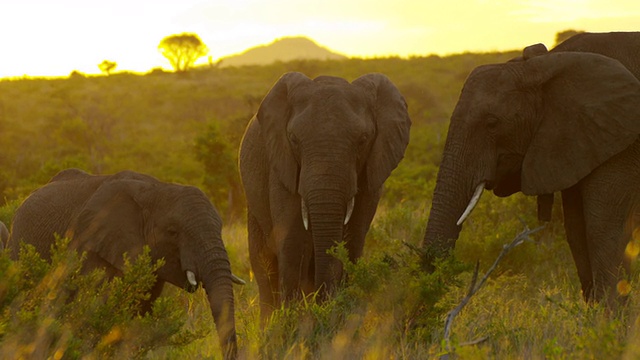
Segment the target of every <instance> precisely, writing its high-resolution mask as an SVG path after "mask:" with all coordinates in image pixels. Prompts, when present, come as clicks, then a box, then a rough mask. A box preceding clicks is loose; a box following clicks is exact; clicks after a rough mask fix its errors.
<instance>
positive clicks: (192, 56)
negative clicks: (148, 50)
mask: <svg viewBox="0 0 640 360" xmlns="http://www.w3.org/2000/svg"><path fill="white" fill-rule="evenodd" d="M158 51H160V53H161V54H162V56H164V57H166V58H167V60H169V62H170V63H171V66H173V69H174V70H175V71H178V72H182V71H186V70H188V69H189V68H190V67H192V66H193V64H194V63H195V62H196V60H198V59H199V58H201V57H203V56H205V55H206V54H207V53H208V52H209V49H207V46H206V45H205V44H204V43H203V42H202V40H200V37H198V35H196V34H190V33H183V34H178V35H171V36H167V37H165V38H164V39H162V41H161V42H160V45H158Z"/></svg>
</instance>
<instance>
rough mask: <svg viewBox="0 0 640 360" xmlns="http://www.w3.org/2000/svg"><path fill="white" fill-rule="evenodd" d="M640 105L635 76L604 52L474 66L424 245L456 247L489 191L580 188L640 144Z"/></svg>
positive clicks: (454, 122)
mask: <svg viewBox="0 0 640 360" xmlns="http://www.w3.org/2000/svg"><path fill="white" fill-rule="evenodd" d="M532 50H541V48H539V47H538V48H533V49H532ZM535 52H536V51H533V53H535ZM638 104H640V85H639V83H638V81H637V80H636V79H635V78H634V76H633V74H631V73H630V72H629V71H628V70H627V69H626V68H625V67H624V66H622V65H621V64H620V63H619V62H618V61H616V60H613V59H611V58H608V57H604V56H601V55H596V54H589V53H568V52H561V53H549V54H547V55H544V56H535V54H534V55H533V56H525V59H522V60H521V61H512V62H507V63H504V64H495V65H485V66H480V67H478V68H476V69H475V70H473V72H472V73H471V74H470V75H469V77H468V78H467V80H466V82H465V84H464V87H463V89H462V92H461V95H460V98H459V100H458V103H457V105H456V107H455V110H454V111H453V114H452V117H451V122H450V126H449V133H448V136H447V141H446V145H445V149H444V153H443V158H442V163H441V166H440V170H439V173H438V177H437V182H436V189H435V191H434V196H433V204H432V209H431V213H430V216H429V220H428V224H427V228H426V233H425V239H424V242H425V243H424V245H425V247H433V248H434V249H435V253H436V254H437V255H438V256H439V255H443V252H444V251H446V250H448V249H450V248H451V247H452V246H453V243H454V242H455V239H457V238H458V235H459V232H460V229H461V224H462V222H463V221H464V219H465V218H466V216H468V215H469V213H470V212H471V210H472V208H473V206H474V205H475V203H476V202H477V199H478V198H479V196H480V194H481V193H482V191H483V190H484V189H488V190H493V192H494V193H495V194H496V195H498V196H508V195H511V194H513V193H515V192H518V191H522V192H523V193H524V194H528V195H542V194H551V193H553V192H556V191H560V190H564V189H567V188H569V187H571V186H573V185H574V184H576V183H577V182H578V181H580V180H581V179H583V178H584V177H586V176H587V175H588V174H589V173H590V172H591V171H592V170H594V169H595V168H596V167H598V166H599V165H601V164H602V163H604V162H606V161H607V160H609V159H610V158H611V157H613V156H615V155H616V154H618V153H619V152H621V151H623V150H625V149H626V148H627V147H629V146H630V145H631V144H632V143H633V142H634V141H636V139H637V138H638V134H639V133H640V121H638V115H639V112H640V111H639V110H640V108H639V107H638ZM467 204H468V205H467Z"/></svg>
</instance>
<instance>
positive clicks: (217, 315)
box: [8, 169, 237, 359]
mask: <svg viewBox="0 0 640 360" xmlns="http://www.w3.org/2000/svg"><path fill="white" fill-rule="evenodd" d="M221 229H222V221H221V219H220V216H219V215H218V213H217V211H216V209H215V208H214V207H213V205H212V204H211V202H210V201H209V199H208V198H207V197H206V195H205V194H204V193H203V192H202V191H200V190H199V189H197V188H195V187H192V186H185V185H179V184H172V183H165V182H161V181H159V180H157V179H156V178H153V177H151V176H148V175H144V174H140V173H136V172H133V171H123V172H120V173H117V174H114V175H90V174H88V173H85V172H84V171H81V170H77V169H68V170H64V171H61V172H60V173H58V174H57V175H56V176H54V177H53V178H52V179H51V180H50V181H49V183H47V184H46V185H44V186H43V187H41V188H39V189H37V190H35V191H34V192H33V193H32V194H31V195H30V196H29V197H28V198H27V199H25V201H24V202H23V203H22V204H21V205H20V206H19V207H18V209H17V210H16V213H15V215H14V218H13V222H12V229H11V238H10V240H9V245H8V246H9V248H10V249H11V255H12V257H13V258H14V259H17V257H18V250H19V248H20V243H22V242H24V243H27V244H31V245H33V246H34V247H35V248H36V250H37V251H38V252H39V253H40V254H41V256H42V257H43V258H44V259H47V260H49V259H50V253H49V249H50V248H51V245H52V244H53V243H54V240H55V236H66V237H68V238H70V244H69V247H70V248H71V249H75V250H78V251H83V252H86V254H87V258H86V259H85V261H84V263H83V271H90V270H92V269H95V268H104V269H105V272H106V274H107V276H109V277H113V276H118V275H121V274H122V271H123V270H124V261H123V254H124V253H125V252H126V253H127V254H128V256H129V258H130V259H135V258H136V257H137V255H139V254H141V253H142V250H143V247H144V246H149V248H150V250H151V252H150V255H151V257H152V259H153V260H154V261H155V260H158V259H160V258H163V259H164V260H165V264H164V265H163V266H162V267H161V268H160V269H158V271H157V281H156V284H155V285H154V287H153V289H152V290H151V298H150V299H149V301H147V302H145V303H144V304H143V305H142V310H143V311H150V310H151V303H152V302H153V300H155V298H157V296H159V295H160V292H161V290H162V286H163V284H164V283H165V282H168V283H171V284H173V285H176V286H178V287H181V288H184V287H185V286H187V285H191V286H190V287H189V288H191V289H195V285H197V282H202V285H203V288H204V289H205V291H206V293H207V297H208V300H209V304H210V307H211V312H212V315H213V318H214V321H215V323H216V327H217V330H218V335H219V337H220V343H221V347H222V351H223V353H224V356H225V358H229V359H231V358H235V357H236V354H237V342H236V332H235V320H234V295H233V289H232V279H233V274H232V273H231V268H230V264H229V259H228V256H227V252H226V249H225V247H224V244H223V242H222V237H221ZM56 234H57V235H56Z"/></svg>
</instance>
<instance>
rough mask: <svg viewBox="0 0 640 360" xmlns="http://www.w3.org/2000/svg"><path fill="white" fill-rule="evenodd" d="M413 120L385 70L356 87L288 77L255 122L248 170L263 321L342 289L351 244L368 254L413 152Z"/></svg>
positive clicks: (243, 152)
mask: <svg viewBox="0 0 640 360" xmlns="http://www.w3.org/2000/svg"><path fill="white" fill-rule="evenodd" d="M410 126H411V120H410V119H409V115H408V113H407V105H406V103H405V101H404V98H403V96H402V95H401V94H400V92H399V91H398V89H397V88H396V87H395V86H394V85H393V84H392V83H391V81H390V80H389V79H388V78H387V77H386V76H384V75H382V74H368V75H364V76H361V77H359V78H358V79H356V80H354V81H353V82H352V83H349V82H347V81H346V80H344V79H342V78H338V77H331V76H320V77H317V78H315V79H314V80H312V79H310V78H308V77H307V76H305V75H303V74H301V73H295V72H294V73H287V74H284V75H283V76H282V77H281V78H280V79H279V80H278V81H277V83H276V84H275V85H274V86H273V87H272V88H271V90H270V91H269V93H268V94H267V95H266V96H265V98H264V99H263V101H262V103H261V105H260V108H259V110H258V112H257V114H256V115H255V116H254V117H253V119H252V120H251V121H250V123H249V125H248V126H247V129H246V132H245V135H244V138H243V140H242V145H241V149H240V174H241V177H242V182H243V186H244V191H245V194H246V197H247V205H248V219H247V221H248V233H249V255H250V258H251V266H252V269H253V272H254V274H255V276H256V281H257V283H258V287H259V291H260V303H261V314H262V319H263V320H265V319H266V318H267V317H268V316H269V314H271V312H272V311H273V309H274V307H278V306H279V304H280V303H281V302H282V301H283V300H284V301H287V300H290V299H292V298H296V297H299V296H300V295H301V294H305V293H306V294H308V293H310V292H313V291H317V290H320V293H319V297H320V299H323V298H325V297H326V296H327V295H328V294H330V293H331V292H332V291H333V290H334V288H335V287H336V285H337V283H338V281H339V280H340V279H341V276H342V264H341V263H340V262H339V261H338V260H337V259H335V258H334V257H332V256H331V255H329V254H327V250H329V249H330V248H331V247H332V246H334V245H336V244H337V243H338V242H340V241H344V242H345V244H346V248H347V250H348V252H349V259H350V260H351V261H354V260H356V259H357V258H358V257H360V255H361V254H362V250H363V247H364V237H365V234H366V233H367V231H368V229H369V225H370V224H371V220H372V219H373V216H374V214H375V211H376V207H377V204H378V201H379V199H380V192H381V188H382V185H383V183H384V181H385V180H386V178H387V177H388V176H389V174H390V173H391V171H392V170H393V169H394V168H395V167H396V166H397V165H398V163H399V161H400V160H401V159H402V157H403V156H404V151H405V149H406V147H407V144H408V142H409V128H410Z"/></svg>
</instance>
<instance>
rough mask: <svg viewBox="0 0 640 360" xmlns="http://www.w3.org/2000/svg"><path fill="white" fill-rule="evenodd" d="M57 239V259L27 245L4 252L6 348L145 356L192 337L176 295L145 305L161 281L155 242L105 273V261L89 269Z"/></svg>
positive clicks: (0, 268) (2, 345)
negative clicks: (117, 271)
mask: <svg viewBox="0 0 640 360" xmlns="http://www.w3.org/2000/svg"><path fill="white" fill-rule="evenodd" d="M67 244H68V240H67V239H61V240H58V241H56V244H55V245H54V246H53V247H52V261H51V263H49V262H47V261H45V260H43V259H41V258H40V256H39V254H38V253H37V252H36V251H35V249H34V248H33V246H30V245H23V246H22V247H21V249H20V255H19V260H18V261H16V262H13V261H11V260H9V258H8V253H7V252H4V253H3V254H2V255H1V256H0V279H1V280H0V295H1V299H2V302H1V303H0V306H1V307H2V308H1V312H0V351H1V352H2V354H5V355H8V354H11V355H12V357H14V358H20V357H33V358H49V357H52V358H63V357H64V358H70V359H76V358H81V357H85V356H91V357H98V358H112V357H118V358H130V357H139V356H142V355H144V354H145V353H147V352H148V351H149V350H151V349H154V348H157V347H160V346H166V345H169V344H177V345H184V344H185V343H188V342H190V341H192V340H193V337H192V336H189V334H184V333H182V325H183V323H184V318H185V314H184V310H183V308H182V307H181V306H180V305H179V304H178V303H177V302H176V300H175V298H170V297H160V298H158V299H157V300H156V301H155V302H154V303H153V306H152V311H151V312H147V313H142V309H143V304H144V302H145V301H147V300H148V299H149V296H150V295H149V291H150V289H151V288H152V286H153V284H154V283H155V280H156V277H155V274H154V272H155V271H156V270H157V269H158V268H159V267H160V266H162V264H163V261H157V262H155V263H153V262H152V261H151V257H150V255H149V249H148V248H145V250H144V252H143V253H142V254H141V255H140V256H139V257H138V258H137V259H136V260H135V261H133V262H131V261H130V260H129V259H128V257H127V256H126V254H125V256H124V259H125V269H124V273H123V274H122V276H121V277H115V278H113V279H112V280H109V281H108V280H106V278H105V272H104V270H102V269H99V270H94V271H91V272H89V273H88V274H84V273H83V271H82V265H83V260H84V259H83V257H82V256H81V255H78V254H77V252H75V251H68V250H67Z"/></svg>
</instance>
